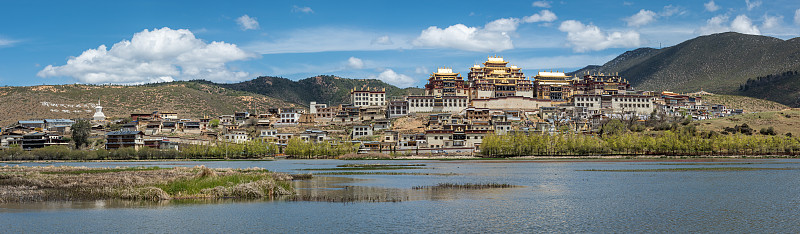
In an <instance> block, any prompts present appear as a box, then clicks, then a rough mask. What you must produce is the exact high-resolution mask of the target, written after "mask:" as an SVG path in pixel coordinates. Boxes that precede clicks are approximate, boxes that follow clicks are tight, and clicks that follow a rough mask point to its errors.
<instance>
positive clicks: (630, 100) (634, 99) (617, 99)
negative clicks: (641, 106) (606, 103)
mask: <svg viewBox="0 0 800 234" xmlns="http://www.w3.org/2000/svg"><path fill="white" fill-rule="evenodd" d="M614 101H615V102H646V101H648V99H647V98H614Z"/></svg>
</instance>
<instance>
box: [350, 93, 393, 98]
mask: <svg viewBox="0 0 800 234" xmlns="http://www.w3.org/2000/svg"><path fill="white" fill-rule="evenodd" d="M384 95H386V94H382V93H378V94H375V93H355V96H356V97H383V96H384Z"/></svg>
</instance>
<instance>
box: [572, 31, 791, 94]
mask: <svg viewBox="0 0 800 234" xmlns="http://www.w3.org/2000/svg"><path fill="white" fill-rule="evenodd" d="M794 71H800V38H794V39H790V40H782V39H779V38H774V37H768V36H758V35H748V34H741V33H734V32H728V33H719V34H712V35H707V36H700V37H697V38H694V39H691V40H687V41H685V42H682V43H680V44H678V45H675V46H671V47H666V48H662V49H654V48H639V49H635V50H631V51H627V52H625V53H623V54H621V55H619V56H617V57H616V58H614V59H612V60H611V61H608V62H607V63H605V64H603V65H602V66H597V65H593V66H587V67H585V68H583V69H580V70H577V71H575V72H572V73H570V74H573V75H579V76H582V75H584V74H587V72H588V73H605V74H609V73H618V74H619V75H620V76H622V77H624V78H626V79H627V80H628V81H629V82H630V83H631V85H633V86H634V87H635V88H636V89H639V90H656V91H662V90H670V91H676V92H694V91H700V90H704V91H708V92H713V93H722V94H732V95H743V96H750V97H755V98H763V99H768V100H773V101H777V102H780V103H782V104H786V105H790V106H793V107H799V106H800V103H798V102H797V99H798V97H800V94H798V93H797V92H788V93H782V94H770V93H769V92H763V91H758V92H756V91H757V90H770V87H776V88H780V87H783V86H784V85H786V84H788V83H787V82H791V81H793V79H796V78H797V77H795V78H793V79H782V80H781V82H772V83H767V84H761V86H760V87H761V88H760V89H753V90H754V91H749V90H740V89H739V88H740V86H742V85H744V84H746V83H747V81H748V80H753V79H757V78H758V77H766V76H770V75H772V76H777V75H780V74H784V73H786V72H794ZM764 87H767V88H764Z"/></svg>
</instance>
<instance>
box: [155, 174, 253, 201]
mask: <svg viewBox="0 0 800 234" xmlns="http://www.w3.org/2000/svg"><path fill="white" fill-rule="evenodd" d="M266 179H267V176H266V175H246V174H235V175H223V176H198V177H193V178H183V179H177V180H174V181H171V182H168V183H166V184H162V185H157V186H156V187H158V188H160V189H162V190H164V192H167V193H168V194H171V195H173V196H175V195H185V196H191V195H196V194H200V192H201V191H202V190H203V189H208V188H215V187H218V186H222V187H230V186H234V185H237V184H244V183H250V182H254V181H259V180H266Z"/></svg>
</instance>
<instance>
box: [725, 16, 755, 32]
mask: <svg viewBox="0 0 800 234" xmlns="http://www.w3.org/2000/svg"><path fill="white" fill-rule="evenodd" d="M731 29H732V30H733V31H736V32H740V33H745V34H753V35H761V31H760V30H758V26H756V25H753V21H752V20H750V18H747V16H745V15H739V16H736V18H735V19H733V22H731Z"/></svg>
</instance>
